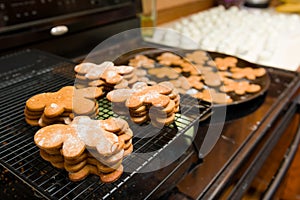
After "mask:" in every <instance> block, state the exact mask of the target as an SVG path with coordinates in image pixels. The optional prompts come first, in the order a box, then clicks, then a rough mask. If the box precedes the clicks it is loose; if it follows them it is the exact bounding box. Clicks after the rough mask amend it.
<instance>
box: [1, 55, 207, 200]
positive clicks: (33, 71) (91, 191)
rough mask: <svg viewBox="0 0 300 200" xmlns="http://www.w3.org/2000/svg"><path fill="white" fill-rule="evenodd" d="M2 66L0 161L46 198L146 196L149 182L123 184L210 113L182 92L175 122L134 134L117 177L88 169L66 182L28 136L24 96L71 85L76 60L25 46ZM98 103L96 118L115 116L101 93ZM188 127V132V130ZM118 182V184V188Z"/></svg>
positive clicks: (30, 133) (31, 130)
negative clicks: (107, 178)
mask: <svg viewBox="0 0 300 200" xmlns="http://www.w3.org/2000/svg"><path fill="white" fill-rule="evenodd" d="M2 66H5V67H6V68H7V67H12V68H10V70H8V71H7V70H6V69H5V72H3V73H1V75H0V80H1V81H2V83H4V84H2V85H1V87H0V89H1V94H0V95H1V105H2V106H3V107H2V109H1V111H0V116H1V118H0V164H1V165H2V166H3V167H5V168H7V169H8V170H9V171H10V172H11V173H12V174H13V175H15V176H16V177H17V178H19V179H20V180H22V181H23V182H24V183H25V184H27V185H28V186H29V187H31V188H32V189H33V190H34V191H35V192H37V193H38V194H39V195H40V196H41V197H43V198H46V199H93V198H95V199H99V198H101V199H111V198H114V197H120V195H121V197H123V198H128V199H130V198H131V197H136V198H146V197H147V196H149V193H153V191H154V189H155V188H157V186H153V185H151V184H148V186H147V185H145V186H144V187H142V188H140V190H141V191H138V190H134V191H132V190H128V192H129V193H128V192H127V190H126V187H127V186H129V185H130V186H131V187H132V186H133V185H135V184H136V181H138V182H142V181H145V180H142V179H144V178H145V177H148V180H146V181H149V182H151V176H153V173H150V174H149V173H147V176H137V174H139V172H141V171H143V169H145V168H147V167H148V166H150V165H151V164H153V163H156V162H157V161H158V160H159V159H162V158H163V157H162V155H163V154H164V153H168V152H170V149H172V147H173V148H174V147H175V148H176V146H177V145H186V141H191V137H194V134H195V133H196V131H195V130H194V129H193V128H194V127H197V126H198V125H199V122H200V121H201V120H203V119H205V118H206V117H207V116H208V115H209V114H210V113H211V104H209V103H207V102H202V101H197V100H195V99H194V98H192V97H190V96H187V95H183V96H181V107H180V112H179V113H177V114H176V120H175V122H174V123H172V124H171V125H169V126H165V127H164V128H163V129H161V130H158V132H157V134H156V135H155V136H152V137H147V138H143V137H135V138H133V146H134V152H133V154H132V155H130V156H129V157H127V158H126V159H124V161H123V165H124V168H125V172H124V173H123V175H122V176H121V177H120V178H119V179H118V180H117V181H116V182H114V183H109V184H104V183H101V182H100V181H99V178H98V177H97V176H93V175H91V176H89V177H87V178H86V179H84V180H83V181H80V182H71V181H70V180H69V179H68V175H67V172H66V171H63V170H60V169H57V168H54V167H53V166H51V164H50V163H48V162H47V161H45V160H43V159H42V158H41V157H40V156H39V149H38V147H37V146H36V145H35V144H34V141H33V137H34V134H35V132H36V131H37V130H38V129H39V128H38V127H31V126H29V125H28V124H26V122H25V120H24V116H23V112H24V106H25V102H26V100H27V99H28V98H30V97H31V96H33V95H35V94H38V93H42V92H50V91H52V92H53V91H57V90H58V89H60V88H61V87H63V86H66V85H74V72H73V68H74V66H75V63H73V62H71V61H68V60H67V59H64V58H60V57H57V56H55V55H52V54H48V53H45V52H42V51H38V50H30V49H28V50H24V51H21V52H16V53H14V54H10V55H7V56H5V57H1V58H0V67H2ZM3 71H4V70H3ZM195 101H196V102H197V103H196V104H195ZM99 105H100V106H99V109H100V112H99V115H98V116H97V118H99V119H105V118H108V117H110V116H115V117H117V115H116V114H115V113H113V112H112V110H111V109H110V108H111V104H110V102H109V101H108V100H107V99H105V98H102V99H100V100H99ZM153 128H154V127H151V126H147V129H145V128H143V129H139V127H136V128H134V129H133V131H134V134H137V135H138V133H137V131H144V132H151V131H153ZM190 130H192V133H191V134H189V135H187V134H186V133H188V132H189V133H190ZM155 151H156V152H157V153H155V154H149V157H144V156H142V157H139V156H138V155H139V154H135V153H137V152H140V153H145V152H155ZM183 156H184V154H183ZM175 163H176V162H175ZM157 173H159V172H157ZM154 174H155V172H154ZM165 178H168V176H166V177H165ZM131 180H134V182H131ZM119 188H122V191H120V190H119ZM124 188H125V189H124ZM137 188H138V187H137ZM130 191H131V193H130Z"/></svg>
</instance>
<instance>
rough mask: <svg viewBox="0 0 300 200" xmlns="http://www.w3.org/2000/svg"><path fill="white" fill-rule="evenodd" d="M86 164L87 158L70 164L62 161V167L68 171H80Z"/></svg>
mask: <svg viewBox="0 0 300 200" xmlns="http://www.w3.org/2000/svg"><path fill="white" fill-rule="evenodd" d="M86 164H87V160H83V161H81V162H79V163H76V164H70V163H66V162H64V168H65V170H67V171H68V172H72V173H73V172H78V171H80V170H81V169H82V168H84V167H85V166H86Z"/></svg>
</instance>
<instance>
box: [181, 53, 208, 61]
mask: <svg viewBox="0 0 300 200" xmlns="http://www.w3.org/2000/svg"><path fill="white" fill-rule="evenodd" d="M185 56H186V58H187V60H189V61H191V62H194V63H197V64H204V63H205V62H206V61H207V60H208V59H209V58H208V56H207V53H206V52H205V51H201V50H198V51H194V52H192V53H187V54H186V55H185Z"/></svg>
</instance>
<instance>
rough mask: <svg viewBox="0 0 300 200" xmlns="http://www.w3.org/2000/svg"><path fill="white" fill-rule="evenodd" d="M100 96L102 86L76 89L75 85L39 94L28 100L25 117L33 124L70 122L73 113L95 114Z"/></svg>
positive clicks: (44, 124) (43, 124)
mask: <svg viewBox="0 0 300 200" xmlns="http://www.w3.org/2000/svg"><path fill="white" fill-rule="evenodd" d="M100 96H102V89H101V88H97V87H88V88H83V89H76V88H75V87H74V86H65V87H63V88H61V89H60V90H59V91H57V92H48V93H42V94H37V95H35V96H33V97H31V98H29V99H28V100H27V101H26V106H25V110H24V114H25V118H26V121H27V123H29V124H31V125H33V126H37V125H40V126H46V125H50V124H52V123H56V122H62V123H69V122H70V121H71V120H72V118H71V116H70V115H71V114H72V113H74V114H75V115H90V116H93V115H95V113H96V112H97V110H98V104H97V103H96V99H97V98H99V97H100Z"/></svg>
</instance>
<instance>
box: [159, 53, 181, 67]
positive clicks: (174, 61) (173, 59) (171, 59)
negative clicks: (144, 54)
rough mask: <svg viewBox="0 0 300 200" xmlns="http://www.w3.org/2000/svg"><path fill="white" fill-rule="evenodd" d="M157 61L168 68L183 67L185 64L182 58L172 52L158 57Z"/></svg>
mask: <svg viewBox="0 0 300 200" xmlns="http://www.w3.org/2000/svg"><path fill="white" fill-rule="evenodd" d="M156 59H157V60H158V61H159V63H160V64H162V65H166V66H171V65H181V64H182V63H183V62H184V61H183V60H182V59H181V57H180V56H178V55H175V54H174V53H171V52H165V53H162V54H161V55H160V56H158V57H156Z"/></svg>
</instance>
